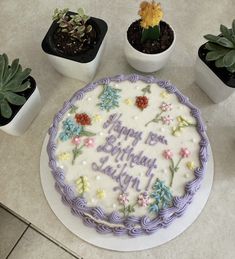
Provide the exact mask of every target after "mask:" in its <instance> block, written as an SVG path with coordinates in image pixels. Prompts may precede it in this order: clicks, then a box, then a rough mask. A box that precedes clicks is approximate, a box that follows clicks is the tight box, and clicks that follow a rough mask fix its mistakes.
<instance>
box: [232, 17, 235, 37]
mask: <svg viewBox="0 0 235 259" xmlns="http://www.w3.org/2000/svg"><path fill="white" fill-rule="evenodd" d="M232 31H233V34H235V19H234V20H233V22H232Z"/></svg>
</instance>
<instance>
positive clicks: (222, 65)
mask: <svg viewBox="0 0 235 259" xmlns="http://www.w3.org/2000/svg"><path fill="white" fill-rule="evenodd" d="M223 58H224V57H222V58H219V59H217V60H216V61H215V66H216V67H224V61H223Z"/></svg>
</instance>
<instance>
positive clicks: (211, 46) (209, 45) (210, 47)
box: [205, 42, 225, 50]
mask: <svg viewBox="0 0 235 259" xmlns="http://www.w3.org/2000/svg"><path fill="white" fill-rule="evenodd" d="M205 47H206V49H208V50H222V49H225V47H223V46H220V45H218V44H215V43H211V42H207V43H206V45H205Z"/></svg>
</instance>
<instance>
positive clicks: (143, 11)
mask: <svg viewBox="0 0 235 259" xmlns="http://www.w3.org/2000/svg"><path fill="white" fill-rule="evenodd" d="M138 14H139V15H140V17H141V21H140V26H141V27H142V29H143V30H142V37H141V42H142V43H143V42H145V41H146V40H157V39H158V38H159V37H160V26H159V24H160V21H161V19H162V17H163V11H162V9H161V5H160V3H158V4H156V3H155V1H152V2H151V3H149V2H147V1H143V2H142V3H141V4H140V10H139V13H138Z"/></svg>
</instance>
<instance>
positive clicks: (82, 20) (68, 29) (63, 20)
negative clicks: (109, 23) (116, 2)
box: [52, 8, 92, 42]
mask: <svg viewBox="0 0 235 259" xmlns="http://www.w3.org/2000/svg"><path fill="white" fill-rule="evenodd" d="M68 10H69V9H68V8H65V9H62V10H59V9H58V8H56V9H55V11H54V14H53V16H52V20H53V21H56V22H57V23H58V24H59V27H60V28H61V31H62V32H65V33H68V34H69V35H70V36H71V37H73V38H75V39H78V40H79V41H81V42H83V41H85V38H84V36H85V35H86V34H87V33H89V32H90V31H91V30H92V26H91V25H87V24H86V23H87V21H88V20H89V19H90V17H89V16H88V15H86V14H85V11H84V9H83V8H79V9H78V10H77V14H75V15H67V13H68Z"/></svg>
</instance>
